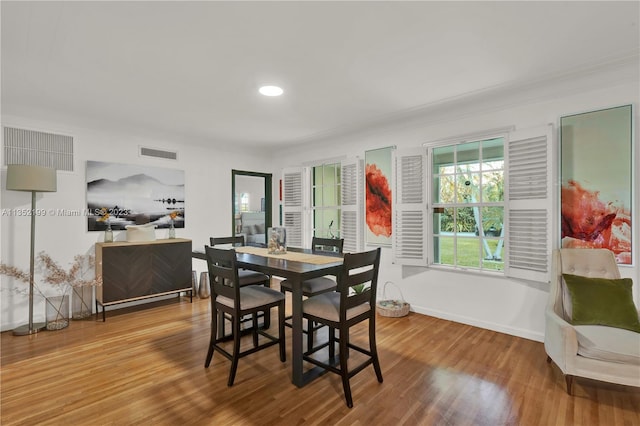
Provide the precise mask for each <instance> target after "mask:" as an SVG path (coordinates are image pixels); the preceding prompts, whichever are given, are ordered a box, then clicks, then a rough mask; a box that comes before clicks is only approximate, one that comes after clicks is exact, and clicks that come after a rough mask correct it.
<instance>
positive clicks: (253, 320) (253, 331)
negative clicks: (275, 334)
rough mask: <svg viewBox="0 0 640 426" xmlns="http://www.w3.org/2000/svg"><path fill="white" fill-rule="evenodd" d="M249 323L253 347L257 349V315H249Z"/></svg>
mask: <svg viewBox="0 0 640 426" xmlns="http://www.w3.org/2000/svg"><path fill="white" fill-rule="evenodd" d="M265 315H266V313H265ZM251 323H252V324H253V330H252V331H251V334H252V335H253V347H254V348H257V347H258V314H252V315H251Z"/></svg>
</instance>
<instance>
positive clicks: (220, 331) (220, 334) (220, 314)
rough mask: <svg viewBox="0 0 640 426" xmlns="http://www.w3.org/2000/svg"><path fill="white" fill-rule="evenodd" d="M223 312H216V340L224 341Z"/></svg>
mask: <svg viewBox="0 0 640 426" xmlns="http://www.w3.org/2000/svg"><path fill="white" fill-rule="evenodd" d="M224 337H225V335H224V312H222V311H218V338H219V339H224Z"/></svg>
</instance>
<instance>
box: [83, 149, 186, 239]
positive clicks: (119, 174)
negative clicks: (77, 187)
mask: <svg viewBox="0 0 640 426" xmlns="http://www.w3.org/2000/svg"><path fill="white" fill-rule="evenodd" d="M86 173H87V211H88V214H87V229H88V230H89V231H104V230H105V229H106V228H107V227H108V226H111V229H113V230H119V229H125V227H126V226H127V225H142V224H146V223H150V224H153V225H156V227H157V228H169V227H170V225H171V223H172V222H173V226H174V227H175V228H184V220H185V211H184V195H185V191H184V170H176V169H166V168H160V167H147V166H140V165H133V164H119V163H107V162H102V161H87V169H86Z"/></svg>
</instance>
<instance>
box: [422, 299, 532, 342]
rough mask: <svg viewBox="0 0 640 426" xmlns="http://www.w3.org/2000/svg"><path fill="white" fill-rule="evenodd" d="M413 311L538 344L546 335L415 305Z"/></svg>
mask: <svg viewBox="0 0 640 426" xmlns="http://www.w3.org/2000/svg"><path fill="white" fill-rule="evenodd" d="M411 311H412V312H416V313H418V314H423V315H429V316H432V317H436V318H441V319H445V320H448V321H453V322H459V323H462V324H467V325H471V326H474V327H479V328H484V329H486V330H492V331H497V332H499V333H505V334H509V335H511V336H516V337H522V338H524V339H529V340H533V341H536V342H544V333H540V332H535V331H531V330H525V329H522V328H517V327H509V326H505V325H504V324H497V323H493V322H487V321H480V320H478V319H476V318H470V317H465V316H463V315H456V314H451V313H449V312H442V311H438V310H434V309H427V308H421V307H419V306H413V305H412V306H411Z"/></svg>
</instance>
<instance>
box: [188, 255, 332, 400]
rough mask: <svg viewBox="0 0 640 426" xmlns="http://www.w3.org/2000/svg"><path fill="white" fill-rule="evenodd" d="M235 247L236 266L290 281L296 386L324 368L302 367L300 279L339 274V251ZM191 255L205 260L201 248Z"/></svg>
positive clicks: (313, 376)
mask: <svg viewBox="0 0 640 426" xmlns="http://www.w3.org/2000/svg"><path fill="white" fill-rule="evenodd" d="M235 250H236V258H237V266H238V267H239V268H244V269H249V270H252V271H258V272H262V273H263V274H267V275H271V276H276V277H281V278H285V279H287V280H289V282H290V283H291V290H292V292H291V301H292V306H291V307H292V320H291V329H292V332H291V372H292V375H291V382H292V383H293V384H294V385H296V386H297V387H303V386H304V385H305V384H307V383H309V382H310V381H312V380H313V379H315V378H316V377H318V376H319V375H321V374H322V373H324V372H325V370H323V369H321V368H319V367H314V368H311V369H308V370H307V371H304V365H303V358H302V357H303V350H304V349H303V341H304V340H305V339H304V336H303V328H302V301H303V296H302V283H303V282H304V281H306V280H309V279H311V278H316V277H321V276H324V275H335V276H337V275H339V274H340V271H341V270H342V255H340V254H338V253H336V254H335V255H333V254H324V253H323V254H316V253H312V252H311V250H308V249H296V248H293V249H292V248H288V249H287V252H286V253H279V254H273V253H269V250H268V249H267V248H262V247H253V246H242V247H235ZM193 257H194V258H198V259H203V260H206V254H205V253H204V250H202V251H200V250H197V251H193Z"/></svg>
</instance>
